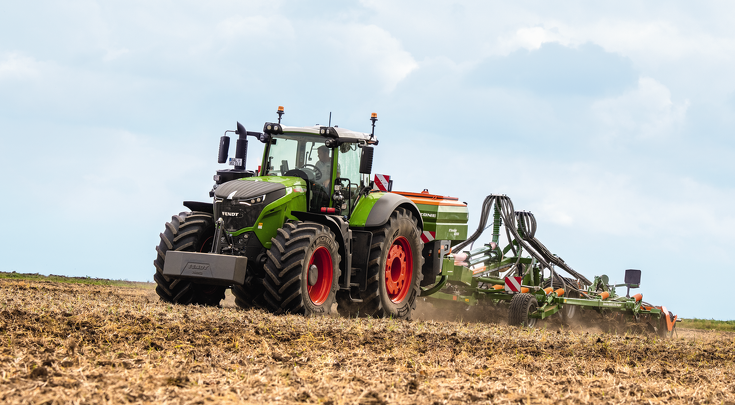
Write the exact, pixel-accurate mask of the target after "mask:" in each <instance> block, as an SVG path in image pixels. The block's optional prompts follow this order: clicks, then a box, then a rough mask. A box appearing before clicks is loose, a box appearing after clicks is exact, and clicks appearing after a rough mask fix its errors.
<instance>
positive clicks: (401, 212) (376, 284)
mask: <svg viewBox="0 0 735 405" xmlns="http://www.w3.org/2000/svg"><path fill="white" fill-rule="evenodd" d="M420 234H421V233H420V232H419V228H418V221H417V220H416V218H414V217H413V215H412V214H411V211H408V210H406V209H404V208H398V209H396V211H394V212H393V214H392V215H391V216H390V218H389V219H388V222H387V223H385V225H383V226H381V227H380V228H378V229H376V230H374V231H373V244H372V246H371V247H370V261H369V264H368V275H367V288H366V290H365V291H364V292H363V293H362V294H361V295H362V296H363V297H364V298H363V303H362V305H360V306H359V312H360V313H361V315H366V316H373V317H385V318H388V317H390V318H397V319H411V313H412V311H413V310H414V309H415V308H416V298H417V297H418V296H419V292H420V287H419V285H420V283H421V280H422V279H423V274H422V273H421V267H422V266H423V264H424V258H423V256H421V252H422V250H423V248H424V244H423V242H421V236H420Z"/></svg>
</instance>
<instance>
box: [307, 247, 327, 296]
mask: <svg viewBox="0 0 735 405" xmlns="http://www.w3.org/2000/svg"><path fill="white" fill-rule="evenodd" d="M333 276H334V269H333V267H332V254H331V253H330V252H329V250H328V249H327V248H326V247H324V246H319V247H318V248H317V249H316V250H315V251H314V253H312V255H311V259H310V260H309V266H308V267H307V269H306V284H307V286H306V289H307V291H308V292H309V299H311V302H313V303H314V304H316V305H321V304H323V303H324V302H325V301H326V300H327V298H328V297H329V293H330V292H331V291H332V277H333Z"/></svg>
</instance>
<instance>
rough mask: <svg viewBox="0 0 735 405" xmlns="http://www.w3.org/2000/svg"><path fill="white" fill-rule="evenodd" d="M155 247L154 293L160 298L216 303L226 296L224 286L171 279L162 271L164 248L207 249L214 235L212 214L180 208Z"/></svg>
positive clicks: (167, 300) (203, 303)
mask: <svg viewBox="0 0 735 405" xmlns="http://www.w3.org/2000/svg"><path fill="white" fill-rule="evenodd" d="M160 236H161V242H160V243H159V244H158V246H157V247H156V252H158V255H157V256H156V260H154V261H153V265H154V266H155V267H156V274H155V275H154V276H153V279H154V280H155V281H156V284H157V286H156V293H157V294H158V296H159V297H161V300H162V301H165V302H170V303H173V304H199V305H209V306H216V305H219V303H220V301H222V299H224V298H225V287H222V286H214V285H206V284H197V283H194V282H192V281H189V280H182V279H174V278H169V277H167V276H164V275H163V266H164V264H165V261H166V252H168V251H169V250H175V251H184V252H209V249H210V248H211V247H212V237H213V236H214V220H213V219H212V214H210V213H206V212H198V211H195V212H182V213H180V214H179V215H174V216H173V217H171V222H167V223H166V230H165V231H164V232H163V233H162V234H161V235H160Z"/></svg>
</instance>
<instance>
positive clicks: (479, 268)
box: [472, 266, 505, 288]
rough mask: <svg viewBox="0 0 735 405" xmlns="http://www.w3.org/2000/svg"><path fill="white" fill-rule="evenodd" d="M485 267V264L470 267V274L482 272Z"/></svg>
mask: <svg viewBox="0 0 735 405" xmlns="http://www.w3.org/2000/svg"><path fill="white" fill-rule="evenodd" d="M485 269H487V267H485V266H482V267H475V268H474V269H472V274H477V273H482V272H483V271H485ZM503 288H505V287H503Z"/></svg>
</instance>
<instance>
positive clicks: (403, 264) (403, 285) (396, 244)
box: [385, 236, 413, 303]
mask: <svg viewBox="0 0 735 405" xmlns="http://www.w3.org/2000/svg"><path fill="white" fill-rule="evenodd" d="M412 276H413V256H412V253H411V245H410V244H409V243H408V239H406V238H405V237H403V236H400V237H398V238H397V239H396V240H395V241H393V245H391V248H390V250H389V251H388V257H387V258H386V261H385V289H386V291H387V293H388V297H389V298H390V300H391V301H392V302H394V303H399V302H401V301H403V299H404V298H406V295H408V291H409V290H410V289H411V279H412Z"/></svg>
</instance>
